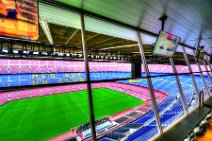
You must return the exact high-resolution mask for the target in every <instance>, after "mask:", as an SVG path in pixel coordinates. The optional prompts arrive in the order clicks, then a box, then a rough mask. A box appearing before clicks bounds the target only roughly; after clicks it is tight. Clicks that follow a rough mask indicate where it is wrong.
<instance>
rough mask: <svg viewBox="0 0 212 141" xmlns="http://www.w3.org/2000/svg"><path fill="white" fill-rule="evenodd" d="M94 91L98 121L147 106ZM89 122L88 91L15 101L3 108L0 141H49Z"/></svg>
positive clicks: (104, 90)
mask: <svg viewBox="0 0 212 141" xmlns="http://www.w3.org/2000/svg"><path fill="white" fill-rule="evenodd" d="M92 91H93V95H92V97H93V104H94V112H95V118H96V119H98V118H101V117H104V116H111V115H113V114H116V113H118V112H121V111H124V110H127V109H129V108H132V107H136V106H138V105H141V104H143V103H144V101H142V100H140V99H137V98H135V97H132V96H129V95H127V94H124V93H122V92H118V91H115V90H111V89H107V88H98V89H93V90H92ZM87 122H89V109H88V99H87V92H86V91H77V92H71V93H64V94H58V95H53V96H44V97H36V98H29V99H22V100H15V101H12V102H9V103H7V104H5V105H2V106H0V140H1V141H39V140H48V139H50V138H53V137H56V136H58V135H61V134H64V133H66V132H69V131H71V130H70V129H71V128H73V127H77V126H79V125H81V124H84V123H87Z"/></svg>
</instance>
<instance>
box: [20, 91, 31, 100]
mask: <svg viewBox="0 0 212 141" xmlns="http://www.w3.org/2000/svg"><path fill="white" fill-rule="evenodd" d="M29 97H30V90H21V91H20V98H29Z"/></svg>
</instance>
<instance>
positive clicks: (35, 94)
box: [31, 88, 41, 97]
mask: <svg viewBox="0 0 212 141" xmlns="http://www.w3.org/2000/svg"><path fill="white" fill-rule="evenodd" d="M40 91H41V90H40V88H36V89H32V90H31V94H32V97H38V96H41V92H40Z"/></svg>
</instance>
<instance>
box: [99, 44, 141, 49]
mask: <svg viewBox="0 0 212 141" xmlns="http://www.w3.org/2000/svg"><path fill="white" fill-rule="evenodd" d="M133 46H138V44H129V45H122V46H113V47H105V48H101V49H100V50H108V49H117V48H128V47H133Z"/></svg>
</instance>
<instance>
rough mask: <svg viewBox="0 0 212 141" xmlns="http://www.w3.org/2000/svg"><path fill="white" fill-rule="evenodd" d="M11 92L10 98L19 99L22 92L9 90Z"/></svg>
mask: <svg viewBox="0 0 212 141" xmlns="http://www.w3.org/2000/svg"><path fill="white" fill-rule="evenodd" d="M9 94H10V100H16V99H19V94H20V92H19V91H11V92H9Z"/></svg>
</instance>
